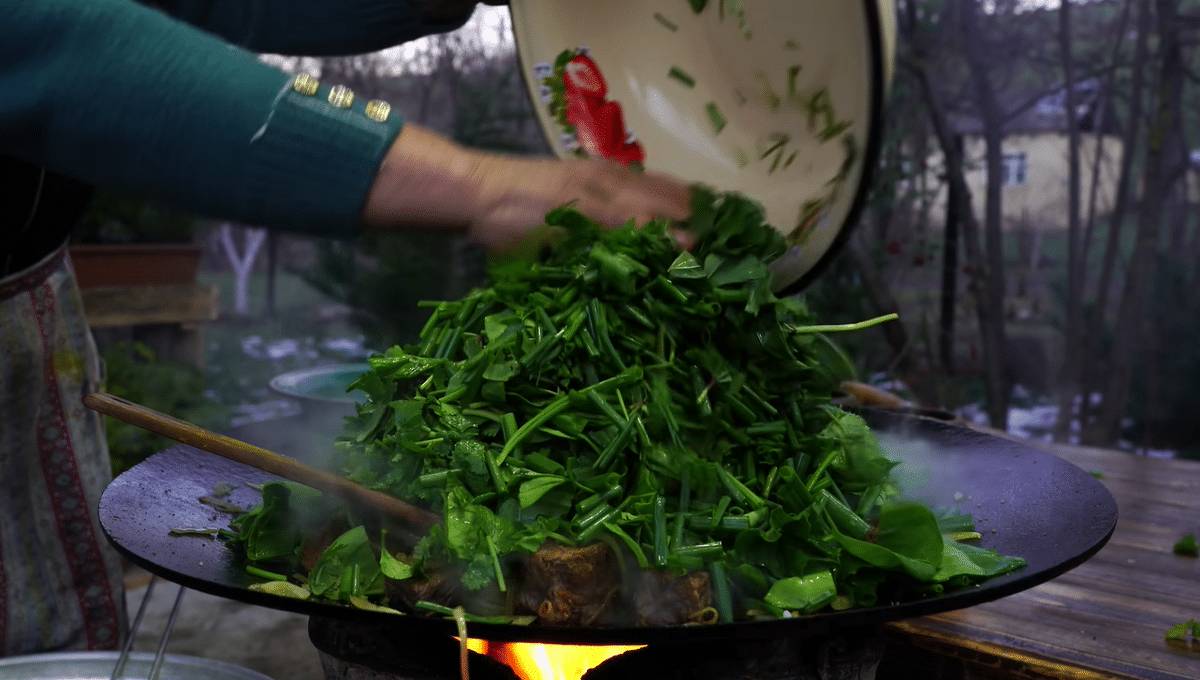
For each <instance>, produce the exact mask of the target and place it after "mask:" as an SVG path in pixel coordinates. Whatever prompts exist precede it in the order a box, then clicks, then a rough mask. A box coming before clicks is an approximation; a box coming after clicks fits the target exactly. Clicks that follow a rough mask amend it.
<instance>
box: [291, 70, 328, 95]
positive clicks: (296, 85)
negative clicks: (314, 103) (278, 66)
mask: <svg viewBox="0 0 1200 680" xmlns="http://www.w3.org/2000/svg"><path fill="white" fill-rule="evenodd" d="M320 87H321V82H320V81H319V80H317V79H316V78H314V77H312V76H310V75H308V74H307V73H301V74H300V75H298V76H296V77H295V78H294V79H292V89H293V90H295V91H296V92H298V93H300V94H302V95H304V96H305V97H311V96H313V95H314V94H316V93H317V89H318V88H320Z"/></svg>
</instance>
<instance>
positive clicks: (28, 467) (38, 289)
mask: <svg viewBox="0 0 1200 680" xmlns="http://www.w3.org/2000/svg"><path fill="white" fill-rule="evenodd" d="M99 386H100V360H99V357H98V355H97V353H96V346H95V344H94V343H93V341H92V335H91V332H90V331H89V330H88V326H87V321H86V319H85V318H84V314H83V306H82V304H81V302H80V297H79V291H78V289H77V288H76V286H75V275H74V272H73V271H72V269H71V265H70V261H69V259H68V257H67V256H66V247H65V246H64V247H62V248H60V249H59V250H57V251H55V252H54V253H52V254H50V255H49V256H47V257H46V258H45V259H43V260H42V261H41V262H39V263H38V264H36V265H34V266H32V267H30V268H28V269H26V270H24V271H22V272H18V273H16V274H14V275H12V276H8V277H6V278H3V279H0V518H2V521H0V656H10V655H17V654H27V653H34V652H45V651H55V650H66V649H112V648H115V647H116V646H117V644H118V642H119V640H120V638H121V636H122V635H123V632H124V630H125V595H124V591H123V589H122V577H121V563H120V559H119V558H118V556H117V555H116V553H115V552H114V551H113V550H112V548H111V547H110V546H109V545H108V543H107V542H106V541H105V540H104V537H103V535H102V534H101V532H100V526H99V523H98V522H97V518H96V506H97V503H98V502H99V500H100V493H101V492H102V491H103V490H104V486H105V485H106V484H107V483H108V481H109V478H110V476H111V473H110V468H109V460H108V448H107V446H106V445H105V441H104V428H103V424H102V423H101V421H100V418H99V416H97V415H96V414H95V413H92V412H91V411H89V410H87V409H85V408H84V406H83V404H82V403H81V401H80V399H81V398H82V396H83V395H84V394H85V393H86V392H88V391H92V390H95V389H97V388H98V387H99Z"/></svg>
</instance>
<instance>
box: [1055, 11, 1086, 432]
mask: <svg viewBox="0 0 1200 680" xmlns="http://www.w3.org/2000/svg"><path fill="white" fill-rule="evenodd" d="M1071 42H1072V41H1071V2H1070V0H1062V3H1061V4H1060V5H1059V8H1058V48H1059V52H1060V53H1061V55H1062V70H1063V85H1064V87H1063V90H1064V97H1063V99H1064V103H1065V107H1064V108H1065V109H1066V116H1065V121H1064V122H1065V123H1066V127H1067V327H1066V332H1065V333H1064V336H1065V339H1066V343H1065V346H1066V347H1068V348H1071V347H1077V346H1079V338H1080V335H1081V333H1082V326H1083V261H1084V252H1083V234H1082V233H1081V229H1080V224H1079V194H1080V191H1079V118H1078V104H1077V102H1076V92H1075V67H1074V63H1073V62H1074V54H1073V53H1072V50H1071ZM1080 364H1081V359H1080V354H1079V353H1078V352H1072V351H1067V352H1065V353H1064V356H1063V364H1062V371H1061V372H1060V374H1059V389H1060V392H1059V400H1058V418H1057V421H1056V422H1055V424H1054V439H1055V440H1056V441H1064V440H1065V439H1066V438H1067V434H1068V433H1069V432H1070V425H1071V421H1072V419H1073V417H1074V414H1075V408H1074V404H1075V393H1076V389H1075V384H1076V382H1077V381H1078V377H1079V366H1080Z"/></svg>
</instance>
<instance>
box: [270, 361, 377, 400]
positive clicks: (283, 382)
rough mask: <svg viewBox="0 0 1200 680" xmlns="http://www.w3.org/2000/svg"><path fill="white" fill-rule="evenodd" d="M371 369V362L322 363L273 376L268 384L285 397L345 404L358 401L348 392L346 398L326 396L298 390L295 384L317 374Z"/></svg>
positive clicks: (360, 371)
mask: <svg viewBox="0 0 1200 680" xmlns="http://www.w3.org/2000/svg"><path fill="white" fill-rule="evenodd" d="M367 370H370V364H367V363H366V362H362V363H337V364H321V365H320V366H311V367H309V368H300V369H296V370H294V371H288V372H286V373H280V374H279V375H277V376H275V377H273V378H271V380H270V381H269V382H268V383H267V385H268V386H269V387H270V388H271V390H272V391H274V392H276V393H277V394H280V395H283V396H285V397H291V398H293V399H299V400H301V401H315V402H321V403H325V404H343V405H349V404H354V403H356V401H355V399H354V398H353V397H352V396H350V394H349V393H347V395H346V397H344V398H333V397H324V396H319V395H315V394H305V393H302V392H299V391H298V390H296V389H295V388H294V387H292V386H293V385H295V384H296V383H298V382H299V381H301V380H303V379H305V378H312V377H315V376H322V375H329V374H333V373H345V372H351V371H357V372H358V373H364V372H366V371H367Z"/></svg>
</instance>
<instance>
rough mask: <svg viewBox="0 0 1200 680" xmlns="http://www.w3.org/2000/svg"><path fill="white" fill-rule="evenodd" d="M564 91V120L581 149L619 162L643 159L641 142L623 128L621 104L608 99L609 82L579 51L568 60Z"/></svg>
mask: <svg viewBox="0 0 1200 680" xmlns="http://www.w3.org/2000/svg"><path fill="white" fill-rule="evenodd" d="M563 93H564V97H565V99H566V117H567V121H568V122H569V123H570V124H571V125H572V126H573V127H574V128H575V138H576V140H577V141H578V142H579V145H580V147H581V148H582V149H583V151H584V152H586V153H587V154H588V155H589V156H592V157H593V158H607V159H609V160H612V161H616V162H618V163H620V164H622V165H630V164H633V163H637V164H641V163H642V162H644V161H645V158H646V154H645V151H644V150H643V149H642V145H641V144H639V143H638V142H637V141H636V140H635V139H633V135H631V134H630V133H629V131H628V130H626V129H625V117H624V115H622V113H621V105H620V104H618V103H617V102H614V101H608V99H607V97H608V84H607V83H606V82H605V81H604V75H603V74H602V73H601V72H600V67H599V66H597V65H596V62H595V61H593V60H592V58H591V57H589V56H587V55H585V54H579V55H576V56H575V57H573V58H572V59H571V60H570V61H569V62H567V64H566V67H565V68H564V69H563Z"/></svg>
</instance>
